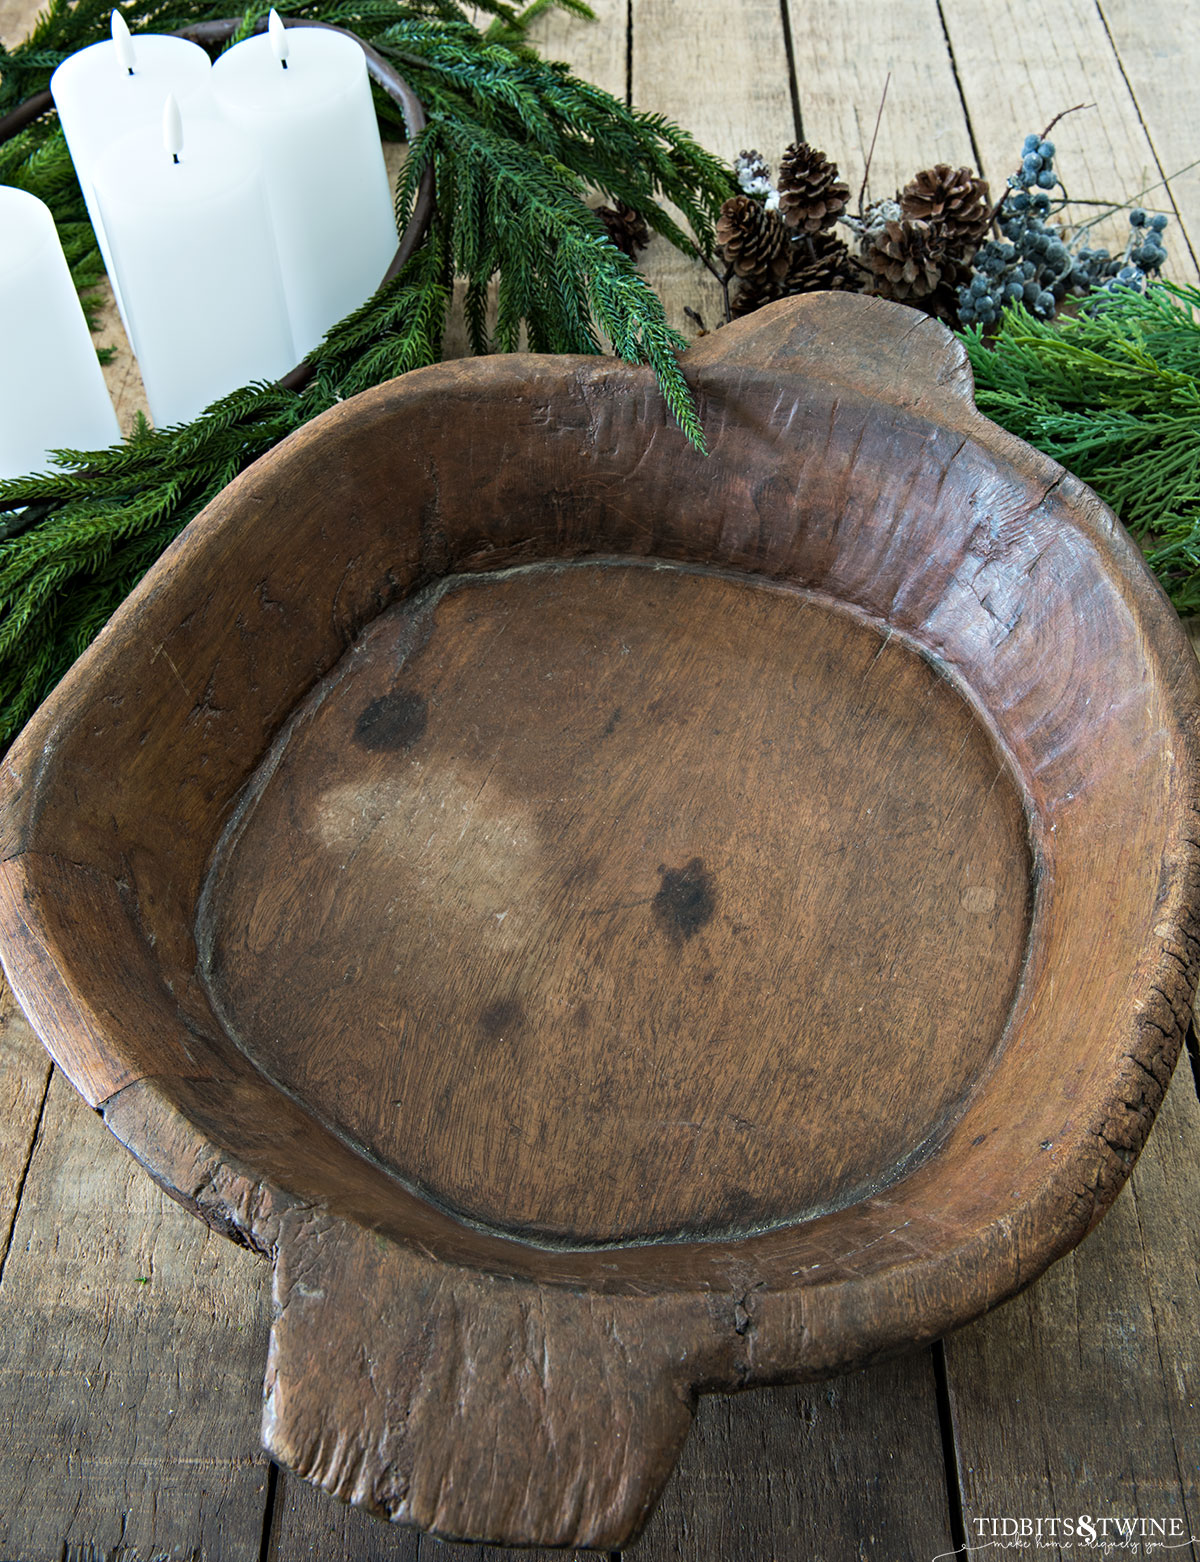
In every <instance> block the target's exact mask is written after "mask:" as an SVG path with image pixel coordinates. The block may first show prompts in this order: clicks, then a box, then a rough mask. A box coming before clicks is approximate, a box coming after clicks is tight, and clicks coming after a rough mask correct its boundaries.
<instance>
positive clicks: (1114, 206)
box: [1072, 157, 1200, 237]
mask: <svg viewBox="0 0 1200 1562" xmlns="http://www.w3.org/2000/svg"><path fill="white" fill-rule="evenodd" d="M1197 167H1200V157H1197V158H1193V160H1192V161H1191V162H1190V163H1185V164H1184V165H1183V167H1182V168H1177V169H1176V170H1175V172H1174V173H1172V174H1168V175H1167V177H1166V178H1165V179H1159V180H1158V181H1157V182H1156V183H1155V184H1148V185H1147V186H1146V188H1145V189H1144V190H1139V191H1138V192H1137V194H1136V195H1131V196H1130V197H1129V199H1128V200H1127V201H1083V200H1077V201H1075V202H1073V203H1072V204H1073V205H1075V206H1103V207H1104V208H1105V209H1104V211H1102V212H1101V213H1100V215H1099V216H1098V217H1093V218H1092V220H1091V221H1090V222H1085V223H1081V224H1080V226H1079V227H1078V228H1077V229H1076V237H1078V235H1079V234H1081V233H1087V232H1088V230H1089V229H1090V228H1094V227H1095V226H1096V224H1097V223H1098V222H1105V221H1106V220H1107V219H1108V218H1109V217H1111V216H1112V215H1113V213H1114V212H1123V211H1125V210H1126V208H1127V207H1130V206H1132V205H1133V203H1134V202H1135V201H1140V200H1141V198H1142V196H1143V195H1149V194H1150V192H1151V190H1162V189H1165V188H1166V186H1167V185H1168V184H1170V182H1171V180H1172V179H1178V178H1179V176H1180V175H1181V174H1187V173H1191V171H1192V169H1193V168H1197ZM1171 213H1172V215H1175V216H1177V215H1178V213H1176V212H1175V208H1174V206H1172V207H1171Z"/></svg>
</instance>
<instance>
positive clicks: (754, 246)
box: [717, 195, 788, 281]
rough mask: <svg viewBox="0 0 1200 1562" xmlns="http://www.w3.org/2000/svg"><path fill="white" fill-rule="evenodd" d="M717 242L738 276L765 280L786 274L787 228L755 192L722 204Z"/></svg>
mask: <svg viewBox="0 0 1200 1562" xmlns="http://www.w3.org/2000/svg"><path fill="white" fill-rule="evenodd" d="M717 243H718V244H719V245H720V247H721V253H722V254H723V255H724V257H725V259H726V260H727V261H728V263H729V264H730V265H731V266H732V267H733V269H734V271H735V273H736V274H737V275H738V276H739V277H749V278H751V279H752V280H754V281H762V280H765V279H766V278H767V277H775V278H776V279H782V278H783V277H784V276H785V275H786V274H787V269H788V235H787V229H786V228H785V227H784V226H783V223H782V222H780V220H779V215H778V213H777V212H769V211H767V209H766V207H765V206H763V205H762V203H761V202H760V201H756V200H755V199H754V198H753V196H750V195H735V196H732V197H731V198H730V199H729V200H727V201H726V202H725V204H724V206H722V207H721V215H720V218H719V219H718V221H717Z"/></svg>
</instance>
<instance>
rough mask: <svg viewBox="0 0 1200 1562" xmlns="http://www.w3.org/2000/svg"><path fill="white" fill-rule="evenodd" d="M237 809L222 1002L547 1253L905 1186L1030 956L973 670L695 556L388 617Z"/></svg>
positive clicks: (204, 956)
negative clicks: (924, 654) (946, 667)
mask: <svg viewBox="0 0 1200 1562" xmlns="http://www.w3.org/2000/svg"><path fill="white" fill-rule="evenodd" d="M467 579H468V580H469V579H470V578H469V577H468V578H467ZM476 579H477V580H478V577H477V578H476ZM664 623H675V624H678V625H680V626H681V628H680V631H679V632H678V633H676V634H675V635H674V636H673V638H672V639H671V641H670V642H668V643H666V644H664V639H663V625H664ZM748 689H752V690H753V691H754V704H753V706H752V707H749V708H748V706H747V694H746V691H747V690H748ZM348 754H352V755H354V764H353V766H352V770H351V772H350V773H348V771H347V764H346V757H347V755H348ZM654 756H659V757H658V759H657V761H656V759H655V757H654ZM248 799H249V800H248V802H247V804H246V805H245V806H244V807H243V808H242V809H241V810H239V813H238V815H237V819H236V822H235V824H234V825H233V826H232V827H231V830H230V833H229V834H228V836H227V844H226V846H225V847H224V848H223V851H222V852H221V853H220V854H219V856H218V858H217V859H216V861H215V863H214V865H213V868H212V870H211V874H210V877H209V880H208V882H207V885H206V888H205V891H204V894H205V910H204V912H203V913H202V916H203V921H204V929H203V931H202V934H201V948H200V957H201V967H202V969H203V970H205V972H206V973H207V974H206V981H207V983H208V986H209V991H210V993H211V994H212V995H213V997H214V1001H215V1003H216V1007H217V1012H218V1013H219V1014H220V1016H221V1020H222V1024H223V1025H224V1027H225V1029H226V1030H227V1032H228V1033H229V1034H230V1035H231V1036H236V1037H237V1039H238V1045H239V1046H240V1048H241V1049H242V1050H243V1051H244V1052H246V1053H247V1054H248V1055H249V1056H250V1057H251V1058H253V1059H254V1061H255V1062H256V1063H257V1064H258V1066H259V1067H260V1068H261V1069H262V1070H263V1071H264V1072H265V1073H266V1074H267V1075H268V1076H269V1077H270V1078H272V1079H275V1080H277V1081H278V1082H279V1083H280V1084H281V1085H282V1086H283V1087H284V1088H285V1089H286V1090H287V1091H288V1092H289V1094H291V1095H292V1096H293V1097H294V1098H296V1099H298V1100H300V1101H302V1102H305V1103H308V1104H309V1106H310V1108H312V1109H315V1110H317V1111H319V1112H323V1113H324V1114H326V1115H327V1117H328V1118H329V1120H330V1121H331V1122H332V1123H334V1124H335V1125H336V1127H337V1129H338V1131H339V1132H341V1133H343V1134H345V1135H347V1136H348V1137H349V1138H350V1139H351V1140H352V1141H354V1142H355V1143H359V1144H362V1145H364V1146H365V1147H366V1148H367V1150H368V1151H369V1152H370V1153H371V1154H372V1155H373V1156H375V1157H377V1158H379V1159H380V1160H382V1161H383V1162H384V1164H386V1165H387V1166H389V1167H390V1168H392V1169H393V1170H394V1171H396V1172H397V1173H398V1174H399V1175H400V1176H401V1178H403V1179H404V1181H405V1182H406V1183H407V1184H408V1185H409V1186H415V1187H418V1188H420V1189H422V1190H424V1191H425V1192H426V1193H427V1194H428V1195H429V1196H431V1197H432V1198H433V1199H434V1200H435V1201H436V1202H438V1203H440V1204H441V1205H442V1206H443V1207H445V1208H447V1209H451V1210H454V1211H456V1212H457V1213H458V1214H460V1215H462V1216H464V1217H465V1218H467V1219H469V1220H471V1221H472V1222H478V1223H480V1224H482V1225H484V1226H486V1227H488V1228H490V1229H493V1230H504V1231H507V1232H509V1233H511V1234H521V1235H528V1236H530V1237H534V1238H536V1239H537V1240H539V1241H562V1242H567V1243H570V1244H576V1243H580V1242H586V1243H592V1242H627V1241H631V1240H638V1239H644V1238H647V1237H659V1238H661V1237H664V1236H679V1235H684V1234H688V1233H696V1232H703V1233H705V1234H707V1235H709V1236H712V1235H715V1234H716V1233H717V1232H719V1231H726V1232H730V1233H733V1232H743V1231H752V1230H755V1229H760V1228H762V1227H764V1226H768V1225H773V1224H778V1223H779V1222H781V1221H784V1220H788V1221H793V1220H796V1219H803V1218H811V1216H812V1215H813V1214H815V1213H820V1212H822V1211H824V1210H826V1209H829V1208H835V1207H837V1206H838V1205H840V1204H844V1203H846V1202H849V1201H851V1200H854V1199H858V1198H861V1197H862V1196H863V1195H864V1193H865V1192H866V1191H868V1190H871V1191H874V1190H877V1189H879V1188H880V1187H882V1186H884V1185H886V1184H888V1183H890V1182H893V1181H895V1180H896V1179H897V1178H898V1177H899V1176H900V1175H901V1173H902V1171H903V1170H904V1169H906V1168H908V1167H909V1166H911V1164H912V1163H913V1161H914V1159H915V1158H917V1157H920V1156H924V1155H927V1154H928V1153H930V1149H931V1146H932V1144H933V1142H935V1141H936V1139H937V1137H938V1136H939V1135H940V1134H941V1133H942V1131H943V1127H944V1124H945V1123H946V1122H948V1121H949V1120H950V1119H952V1118H953V1117H954V1116H956V1115H957V1113H958V1111H959V1110H960V1107H961V1104H962V1101H963V1099H964V1098H965V1096H966V1095H967V1093H968V1092H969V1091H970V1090H971V1089H973V1088H974V1086H975V1084H976V1082H977V1081H978V1079H979V1077H980V1076H981V1075H982V1073H983V1072H985V1071H986V1069H987V1067H988V1066H989V1062H990V1058H991V1052H992V1049H993V1048H994V1047H995V1045H996V1044H997V1042H998V1040H999V1038H1000V1037H1001V1035H1002V1034H1003V1032H1004V1027H1005V1024H1006V1021H1007V1018H1008V1015H1009V1011H1010V1009H1011V1007H1012V1002H1013V996H1014V992H1015V987H1016V983H1017V980H1018V977H1019V976H1020V973H1021V970H1022V967H1023V964H1024V957H1025V946H1026V939H1027V936H1028V931H1029V924H1028V911H1029V905H1028V901H1029V882H1030V863H1029V858H1028V854H1027V848H1026V840H1025V837H1026V833H1027V825H1026V820H1025V814H1024V809H1023V807H1022V803H1021V798H1020V795H1019V792H1018V791H1017V789H1016V787H1015V785H1014V783H1013V779H1012V777H1011V776H1010V774H1009V772H1008V769H1007V766H1006V764H1005V761H1004V760H1003V758H1002V757H1001V756H1000V754H999V753H998V752H997V751H996V749H995V748H994V747H993V745H992V741H991V739H990V738H989V736H988V734H987V733H986V731H985V729H984V728H982V727H981V726H979V725H977V723H976V722H975V719H974V717H973V716H972V714H971V711H970V707H969V706H968V705H967V704H966V703H965V702H964V700H963V699H962V697H961V695H960V694H959V693H958V692H957V691H956V690H955V689H954V688H953V686H952V685H951V684H949V683H948V682H946V681H945V679H943V678H941V677H940V676H939V674H938V673H937V671H936V670H935V669H933V668H931V667H930V665H929V663H928V662H927V661H924V660H922V659H921V657H920V656H919V655H918V654H917V653H916V651H915V650H914V649H913V648H911V647H910V646H907V645H905V644H904V643H903V641H902V639H901V638H900V637H893V638H892V639H890V640H889V639H886V638H885V637H884V636H882V635H880V634H879V632H878V631H877V630H876V629H875V628H874V627H873V626H871V625H869V624H865V623H863V622H861V621H859V620H857V619H855V618H853V617H851V616H848V615H845V614H840V615H839V614H836V613H833V612H831V611H830V610H829V608H828V607H827V606H825V605H824V604H823V603H821V602H820V601H815V600H813V599H812V598H808V597H803V596H797V595H796V594H794V593H792V592H786V591H774V592H772V591H763V590H760V589H754V588H751V587H748V586H746V585H744V584H738V583H737V582H736V581H735V580H729V579H723V578H722V577H720V576H717V575H713V574H711V573H710V574H680V573H678V572H675V573H668V572H666V571H664V570H662V569H657V568H656V569H644V568H630V567H628V566H625V567H621V566H618V565H608V566H578V567H576V568H573V569H569V570H563V569H561V568H558V569H549V570H545V569H541V570H537V569H535V570H532V571H519V572H517V573H516V574H512V575H508V576H506V577H503V578H501V579H499V580H496V579H494V578H492V577H485V578H484V584H482V585H481V584H478V583H477V584H474V585H471V584H468V583H466V582H465V581H464V583H463V584H462V585H461V586H460V587H459V588H458V589H457V590H453V591H448V592H447V591H443V590H442V589H441V588H439V589H438V590H437V591H436V592H435V593H434V594H433V595H432V596H428V597H425V598H419V599H417V600H416V601H414V603H413V604H412V605H411V606H410V605H409V604H405V605H403V606H402V607H400V608H397V609H395V610H393V612H391V613H389V614H387V615H385V616H383V617H381V618H380V619H378V620H376V622H375V624H373V625H372V626H371V629H370V630H369V631H368V634H367V636H366V638H365V639H364V640H363V641H361V642H360V643H359V644H357V645H356V646H354V647H353V648H352V649H351V650H350V651H349V652H348V653H347V655H346V657H345V658H344V659H343V661H342V662H341V663H340V664H339V665H338V667H336V668H335V669H334V670H333V672H332V673H331V674H330V675H329V678H328V680H326V681H325V682H324V683H322V684H321V685H320V686H319V687H318V689H317V690H316V691H314V693H313V695H312V696H311V697H310V699H309V701H308V703H307V706H306V710H305V713H304V715H302V716H301V717H300V718H299V720H298V723H293V724H290V725H289V729H288V734H287V737H286V740H285V742H284V744H283V745H282V746H277V747H276V748H275V749H274V750H273V751H272V753H271V755H270V756H269V757H268V759H267V761H266V763H265V765H264V768H263V770H262V772H261V775H260V778H258V779H256V780H255V781H253V782H252V783H251V785H250V788H249V790H248ZM864 882H870V883H871V884H872V885H873V887H874V893H873V895H872V896H871V897H870V898H869V899H867V900H864V901H862V902H859V900H858V896H857V887H858V886H859V885H861V884H863V883H864ZM881 905H882V906H884V907H886V908H887V909H886V912H885V915H884V917H883V918H881V916H880V909H879V908H880V906H881ZM832 907H837V908H839V909H838V911H837V913H836V915H832V916H831V908H832ZM368 928H379V929H382V930H386V931H385V932H384V934H383V936H382V937H378V938H371V937H365V936H364V930H365V929H368ZM833 972H836V979H835V980H831V979H830V973H833ZM931 985H932V986H933V988H934V989H935V990H937V991H938V993H939V996H940V1001H939V1005H938V1008H937V1011H936V1013H931V1012H930V1009H929V1004H928V994H929V991H930V986H931ZM347 1037H355V1038H357V1042H356V1051H355V1057H356V1068H355V1071H353V1072H348V1071H347V1069H346V1067H345V1039H346V1038H347ZM443 1038H444V1040H443ZM915 1059H919V1062H918V1063H916V1066H914V1060H915ZM363 1074H365V1075H366V1076H367V1077H369V1078H370V1079H371V1081H372V1088H371V1090H370V1091H369V1092H364V1091H363V1089H362V1086H361V1079H362V1077H363ZM833 1102H836V1103H837V1105H836V1110H830V1106H829V1104H828V1103H833Z"/></svg>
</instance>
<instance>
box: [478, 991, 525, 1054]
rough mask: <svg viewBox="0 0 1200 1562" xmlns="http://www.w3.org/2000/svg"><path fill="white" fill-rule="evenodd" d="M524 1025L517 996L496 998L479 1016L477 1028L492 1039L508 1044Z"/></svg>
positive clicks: (523, 1017) (514, 1038) (521, 1009)
mask: <svg viewBox="0 0 1200 1562" xmlns="http://www.w3.org/2000/svg"><path fill="white" fill-rule="evenodd" d="M524 1026H525V1010H524V1008H523V1006H522V1004H521V1000H520V999H519V998H497V999H496V1001H495V1003H489V1004H488V1006H487V1008H486V1009H484V1011H483V1013H482V1014H481V1015H480V1016H479V1029H480V1031H481V1032H482V1034H483V1035H484V1036H486V1037H488V1038H489V1039H490V1040H492V1041H498V1042H508V1043H509V1044H510V1045H511V1043H512V1042H513V1041H515V1040H516V1038H517V1036H518V1035H519V1034H520V1032H521V1031H522V1030H523V1029H524Z"/></svg>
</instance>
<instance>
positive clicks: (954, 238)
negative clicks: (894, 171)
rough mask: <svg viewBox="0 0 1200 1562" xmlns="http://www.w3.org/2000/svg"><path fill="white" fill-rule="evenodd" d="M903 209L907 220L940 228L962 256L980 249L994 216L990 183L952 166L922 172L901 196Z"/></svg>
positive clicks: (937, 165)
mask: <svg viewBox="0 0 1200 1562" xmlns="http://www.w3.org/2000/svg"><path fill="white" fill-rule="evenodd" d="M900 208H901V211H902V212H903V214H904V216H906V217H913V218H915V219H917V221H919V222H927V223H930V224H931V225H933V224H936V225H938V226H940V227H941V228H942V230H943V232H944V233H945V236H946V242H947V244H948V245H950V246H951V247H953V248H955V249H957V250H959V251H960V252H964V251H967V250H970V251H971V252H972V253H973V252H974V251H975V250H976V249H978V247H979V246H980V244H982V243H983V240H984V238H985V237H986V235H987V231H988V227H989V225H990V222H991V216H992V202H991V197H990V195H989V194H988V187H987V181H986V180H984V179H980V178H979V177H978V175H977V174H973V173H972V172H971V170H970V169H969V168H951V167H950V164H949V163H938V164H936V165H935V166H934V167H933V168H925V169H922V171H921V172H920V173H919V174H917V175H916V176H915V178H913V179H911V180H910V181H909V182H908V184H906V185H905V186H904V189H903V191H902V192H901V194H900ZM966 258H969V257H966Z"/></svg>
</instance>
